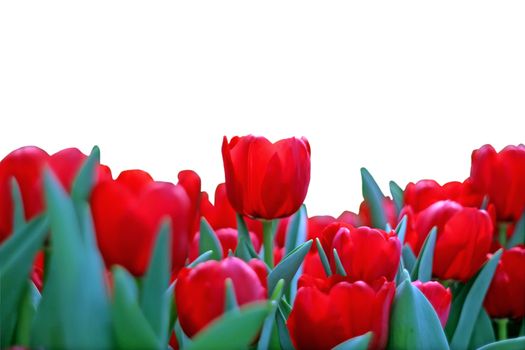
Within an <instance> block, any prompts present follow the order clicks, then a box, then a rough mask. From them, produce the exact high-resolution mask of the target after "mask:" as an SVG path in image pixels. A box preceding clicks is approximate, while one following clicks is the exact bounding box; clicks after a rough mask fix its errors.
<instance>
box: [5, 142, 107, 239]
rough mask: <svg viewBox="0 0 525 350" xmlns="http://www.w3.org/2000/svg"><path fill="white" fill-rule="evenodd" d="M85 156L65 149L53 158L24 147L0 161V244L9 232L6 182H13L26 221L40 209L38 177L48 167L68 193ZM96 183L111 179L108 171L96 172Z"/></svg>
mask: <svg viewBox="0 0 525 350" xmlns="http://www.w3.org/2000/svg"><path fill="white" fill-rule="evenodd" d="M86 158H87V156H86V155H85V154H83V153H82V152H80V151H79V150H78V149H76V148H66V149H63V150H61V151H59V152H57V153H55V154H53V155H51V156H50V155H49V154H47V152H45V151H44V150H42V149H40V148H38V147H34V146H27V147H22V148H19V149H17V150H15V151H13V152H11V153H9V154H8V155H7V156H6V157H5V158H4V159H2V160H1V161H0V243H1V242H2V241H3V240H4V239H6V238H7V237H8V236H9V235H10V234H11V231H12V230H13V200H12V195H11V185H10V180H11V178H14V179H15V180H16V181H17V183H18V186H19V188H20V193H21V195H22V201H23V205H24V214H25V218H26V220H30V219H32V218H33V217H35V216H36V215H38V214H39V213H40V212H42V209H43V208H44V194H43V181H42V173H43V170H44V168H45V167H49V168H50V169H51V170H52V171H53V173H54V174H55V176H56V177H57V179H58V180H59V182H60V184H61V185H62V186H63V187H64V189H65V190H66V191H68V192H69V191H71V186H72V185H73V181H74V179H75V177H76V175H77V173H78V171H79V170H80V167H81V166H82V164H83V163H84V161H85V160H86ZM96 172H97V175H96V181H102V180H105V179H108V178H111V170H110V169H109V168H108V167H107V166H104V165H99V166H98V167H97V168H96Z"/></svg>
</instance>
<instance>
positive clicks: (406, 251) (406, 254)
mask: <svg viewBox="0 0 525 350" xmlns="http://www.w3.org/2000/svg"><path fill="white" fill-rule="evenodd" d="M401 257H402V258H403V265H405V269H407V270H409V271H412V270H413V269H414V266H415V265H416V255H415V254H414V252H413V251H412V248H410V246H409V245H408V244H405V245H404V246H403V248H402V249H401Z"/></svg>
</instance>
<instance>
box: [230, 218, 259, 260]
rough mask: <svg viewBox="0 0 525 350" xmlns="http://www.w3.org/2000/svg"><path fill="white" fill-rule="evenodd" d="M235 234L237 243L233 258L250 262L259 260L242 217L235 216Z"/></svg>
mask: <svg viewBox="0 0 525 350" xmlns="http://www.w3.org/2000/svg"><path fill="white" fill-rule="evenodd" d="M237 234H238V243H237V249H236V250H235V256H237V257H238V258H240V259H242V260H244V261H250V260H251V259H253V258H259V256H258V255H257V252H256V251H255V249H254V248H253V244H252V239H251V238H250V233H249V231H248V227H247V226H246V222H244V218H243V217H242V215H239V214H237Z"/></svg>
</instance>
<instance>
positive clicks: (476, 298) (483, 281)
mask: <svg viewBox="0 0 525 350" xmlns="http://www.w3.org/2000/svg"><path fill="white" fill-rule="evenodd" d="M501 253H502V249H500V250H498V251H497V252H496V253H494V255H493V256H492V257H491V258H490V260H489V261H487V262H486V263H485V265H483V267H482V269H481V271H480V272H479V273H478V275H477V276H476V277H475V280H474V282H473V283H472V285H471V287H470V288H469V290H468V292H467V296H466V299H465V303H464V304H463V307H462V308H461V313H460V316H459V320H458V322H457V327H456V328H455V330H454V335H453V336H452V340H451V342H450V348H451V349H465V348H466V347H467V346H468V345H469V341H470V338H471V336H472V331H473V330H474V322H472V318H473V316H474V315H475V317H476V318H477V317H478V314H479V312H480V310H481V307H482V304H483V300H484V299H485V295H486V293H487V290H488V288H489V286H490V282H491V281H492V277H493V276H494V272H495V271H496V267H497V265H498V262H499V259H500V257H501ZM447 326H448V324H447Z"/></svg>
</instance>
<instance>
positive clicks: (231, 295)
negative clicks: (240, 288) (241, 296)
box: [224, 278, 239, 312]
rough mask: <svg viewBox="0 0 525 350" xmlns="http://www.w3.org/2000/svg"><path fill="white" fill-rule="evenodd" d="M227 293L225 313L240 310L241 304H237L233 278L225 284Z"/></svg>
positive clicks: (228, 279)
mask: <svg viewBox="0 0 525 350" xmlns="http://www.w3.org/2000/svg"><path fill="white" fill-rule="evenodd" d="M224 284H225V286H224V287H225V288H226V293H225V298H226V300H225V301H224V312H228V311H232V310H237V309H239V304H238V303H237V298H236V296H235V289H234V288H233V282H232V279H231V278H226V281H225V282H224Z"/></svg>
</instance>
